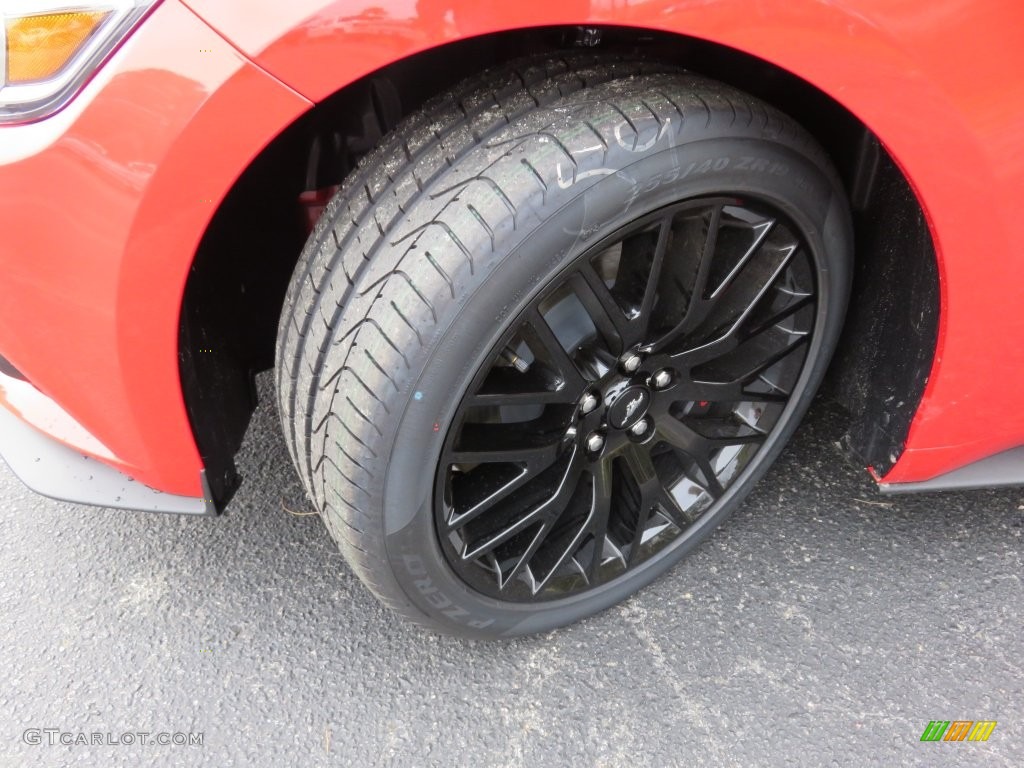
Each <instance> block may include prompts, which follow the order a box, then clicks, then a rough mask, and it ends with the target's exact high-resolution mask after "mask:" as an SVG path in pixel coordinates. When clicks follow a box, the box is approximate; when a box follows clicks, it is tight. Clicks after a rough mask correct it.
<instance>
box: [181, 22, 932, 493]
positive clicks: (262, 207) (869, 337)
mask: <svg viewBox="0 0 1024 768" xmlns="http://www.w3.org/2000/svg"><path fill="white" fill-rule="evenodd" d="M595 43H596V44H597V45H599V46H600V48H599V49H608V50H612V51H616V52H620V53H623V52H630V53H633V54H635V55H637V56H643V57H646V58H649V59H651V60H663V61H665V62H666V63H674V64H677V65H682V66H684V67H686V68H688V69H691V70H693V71H694V72H698V73H700V74H703V75H707V76H709V77H712V78H715V79H718V80H721V81H724V82H727V83H729V84H731V85H733V86H736V87H738V88H741V89H743V90H745V91H747V92H749V93H752V94H753V95H755V96H757V97H759V98H761V99H763V100H764V101H767V102H769V103H771V104H773V105H774V106H776V107H778V108H779V109H781V110H783V111H784V112H787V113H788V114H790V115H791V116H792V117H794V118H795V119H796V120H797V122H799V123H801V124H802V125H803V126H804V127H805V128H806V129H807V130H809V131H810V132H811V133H812V134H814V136H815V137H816V138H817V139H818V141H819V142H820V143H821V144H822V145H823V146H824V147H825V149H826V151H827V152H828V153H829V155H830V156H831V157H832V160H833V162H834V163H835V165H836V167H837V168H838V170H839V173H840V175H841V177H842V179H843V182H844V184H845V186H846V188H847V192H848V195H849V198H850V201H851V206H852V209H853V215H854V223H855V230H856V267H855V275H854V285H853V296H852V301H851V305H850V311H849V313H848V316H847V322H846V328H845V331H844V337H843V340H842V341H841V342H840V347H839V350H838V352H837V354H836V358H835V360H834V362H833V365H832V369H831V373H830V376H829V379H828V380H827V382H826V385H825V389H826V391H828V392H829V393H830V394H832V395H833V396H834V397H835V399H837V400H838V401H839V402H840V403H841V404H843V405H844V406H846V409H847V411H848V412H849V414H850V417H849V420H848V424H847V427H846V432H845V434H844V435H843V436H842V439H843V442H844V445H845V446H846V448H847V449H848V451H849V452H850V453H851V454H853V455H854V456H855V457H856V458H857V459H858V460H859V461H861V462H862V463H863V464H865V465H868V466H871V467H873V468H874V470H875V472H876V473H877V474H878V475H884V474H885V473H886V472H887V471H888V469H889V468H890V467H891V466H892V465H893V464H894V463H895V461H896V460H897V459H898V458H899V455H900V453H902V450H903V447H904V444H905V441H906V437H907V433H908V431H909V428H910V423H911V420H912V419H913V416H914V413H915V412H916V410H917V406H918V404H919V402H920V399H921V396H922V395H923V392H924V387H925V383H926V381H927V377H928V375H929V372H930V370H931V366H932V360H933V356H934V351H935V343H936V337H937V332H938V318H939V286H938V269H937V264H936V259H935V252H934V247H933V244H932V240H931V235H930V232H929V229H928V226H927V222H926V220H925V216H924V214H923V212H922V209H921V206H920V204H919V202H918V200H917V198H916V196H915V194H914V193H913V191H912V189H911V187H910V185H909V184H908V182H907V180H906V179H905V178H904V176H903V174H902V173H901V171H900V170H899V169H898V167H897V166H896V164H895V163H894V162H893V160H892V158H891V157H890V156H889V154H888V153H887V151H886V150H885V148H884V147H883V146H882V145H881V143H880V142H879V141H878V139H877V138H876V137H875V136H874V134H873V133H872V132H871V131H870V130H869V129H868V128H867V127H866V126H865V125H864V124H863V123H861V122H860V121H859V120H858V119H857V118H856V117H854V116H853V115H852V114H851V113H850V112H849V111H848V110H846V109H845V108H844V107H843V106H842V105H840V104H839V103H838V102H836V101H835V100H834V99H832V98H831V97H829V96H828V95H827V94H825V93H824V92H822V91H820V90H818V89H817V88H816V87H815V86H813V85H811V84H810V83H808V82H807V81H805V80H802V79H801V78H799V77H797V76H795V75H793V74H792V73H789V72H787V71H785V70H783V69H780V68H778V67H776V66H774V65H772V64H769V63H767V62H765V61H762V60H760V59H758V58H756V57H753V56H750V55H748V54H745V53H742V52H739V51H736V50H734V49H731V48H728V47H726V46H722V45H718V44H713V43H709V42H705V41H702V40H698V39H694V38H688V37H682V36H679V35H673V34H667V33H661V32H652V31H648V30H643V29H636V28H623V27H599V28H591V27H587V28H581V27H543V28H532V29H521V30H515V31H511V32H501V33H495V34H491V35H486V36H483V37H478V38H471V39H468V40H463V41H458V42H453V43H449V44H445V45H443V46H440V47H438V48H433V49H430V50H427V51H424V52H421V53H418V54H416V55H414V56H411V57H409V58H406V59H402V60H399V61H397V62H395V63H393V64H390V65H388V66H387V67H385V68H383V69H380V70H377V71H376V72H373V73H371V74H369V75H367V76H366V77H364V78H362V79H360V80H358V81H356V82H354V83H351V84H349V85H347V86H345V87H344V88H342V89H340V90H339V91H338V92H337V93H335V94H334V95H332V96H331V97H329V98H327V99H325V100H324V101H323V102H321V103H320V104H318V105H317V106H316V107H314V108H313V109H311V110H310V111H309V112H307V113H306V114H304V115H303V116H302V117H300V118H299V119H298V120H297V121H295V123H293V124H292V125H291V126H289V127H288V128H286V129H285V130H284V131H283V132H282V133H281V134H279V135H278V136H277V137H276V138H275V139H274V140H273V141H272V142H271V143H270V144H269V145H268V146H267V147H266V148H265V149H264V150H263V151H262V152H261V153H260V154H259V155H258V156H257V157H256V158H255V159H254V160H253V162H252V163H251V164H250V165H249V167H248V168H246V170H245V171H244V172H243V173H242V174H241V176H240V177H239V179H238V180H237V182H236V183H235V184H234V186H233V187H232V189H231V191H230V192H229V193H228V195H227V196H226V197H225V198H224V200H223V201H222V202H221V204H220V206H219V207H218V210H217V212H216V213H215V214H214V217H213V219H212V220H211V223H210V225H209V227H208V228H207V230H206V233H205V235H204V237H203V239H202V241H201V243H200V245H199V248H198V249H197V252H196V254H195V257H194V260H193V263H192V266H191V269H190V273H189V278H188V281H187V284H186V289H185V293H184V297H183V300H182V308H181V321H180V329H179V367H180V374H181V384H182V391H183V396H184V399H185V404H186V407H187V409H188V414H189V419H190V422H191V425H192V430H193V434H194V435H195V439H196V443H197V446H198V448H199V451H200V455H201V456H202V459H203V462H204V465H205V467H206V474H207V478H208V480H209V483H210V488H211V490H212V492H213V494H214V497H215V499H216V501H217V503H218V506H219V507H222V506H223V505H224V504H225V503H226V502H227V500H228V499H229V498H230V496H231V494H232V492H233V491H234V489H235V488H236V487H237V485H238V482H239V478H238V476H237V473H236V470H235V465H234V455H235V453H236V452H237V450H238V448H239V446H240V445H241V441H242V438H243V436H244V433H245V430H246V427H247V425H248V423H249V419H250V417H251V415H252V412H253V410H254V409H255V406H256V394H255V386H254V375H255V374H256V373H257V372H259V371H261V370H265V369H267V368H269V367H271V366H272V365H273V352H274V350H273V346H274V341H275V338H276V329H277V320H278V317H279V315H280V310H281V306H282V303H283V299H284V294H285V290H286V288H287V284H288V281H289V279H290V276H291V272H292V269H293V268H294V265H295V262H296V261H297V259H298V256H299V252H300V251H301V249H302V245H303V243H304V241H305V238H306V235H307V233H308V224H307V220H306V213H305V209H304V208H303V207H302V206H301V205H300V203H299V196H300V194H302V193H303V192H307V191H310V190H321V189H325V188H329V187H331V186H333V185H335V184H338V183H339V182H340V181H341V179H342V178H344V176H345V175H346V174H347V173H348V172H349V171H350V170H351V169H352V167H353V166H354V164H355V162H356V161H357V160H358V158H359V157H360V156H361V155H362V154H364V153H365V152H366V151H368V150H369V149H370V148H372V147H373V146H374V145H375V144H376V142H377V141H379V139H380V137H381V136H382V135H383V134H384V133H386V132H387V131H389V130H390V129H391V128H393V127H394V125H395V124H396V123H397V122H398V121H399V120H400V119H401V118H402V117H403V116H404V115H406V114H408V113H410V112H412V111H413V110H415V109H416V108H418V107H419V106H420V105H421V104H422V103H423V102H424V101H426V99H427V98H429V97H430V96H432V95H434V94H436V93H439V92H441V91H443V90H444V89H446V88H448V87H450V86H451V85H453V84H454V83H455V82H457V81H458V80H460V79H461V78H462V76H463V75H464V74H465V73H466V72H469V71H476V70H479V69H482V68H484V67H486V66H491V65H494V64H498V63H501V62H503V61H507V60H509V59H512V58H515V57H517V56H521V55H526V54H530V53H541V52H550V53H557V52H558V51H560V50H565V49H568V48H572V47H575V46H579V45H588V46H590V45H594V44H595Z"/></svg>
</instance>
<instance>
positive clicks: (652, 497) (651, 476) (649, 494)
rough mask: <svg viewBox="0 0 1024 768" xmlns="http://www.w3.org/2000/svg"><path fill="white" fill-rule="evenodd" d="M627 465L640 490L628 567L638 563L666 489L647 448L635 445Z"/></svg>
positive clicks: (627, 458)
mask: <svg viewBox="0 0 1024 768" xmlns="http://www.w3.org/2000/svg"><path fill="white" fill-rule="evenodd" d="M626 464H627V466H628V467H629V470H630V472H632V474H633V480H634V481H635V482H636V484H637V488H639V490H640V505H639V509H638V510H637V521H636V529H635V531H634V533H633V540H632V541H631V542H629V544H630V548H629V560H628V562H627V563H626V564H627V566H632V565H634V564H635V563H636V559H637V553H638V552H639V551H640V544H641V543H642V541H643V536H644V531H645V530H646V528H647V521H648V520H649V519H650V516H651V512H653V511H654V505H655V504H656V503H658V501H659V499H660V498H661V496H662V494H663V493H664V491H665V489H664V488H663V487H662V484H661V479H660V478H659V477H658V472H657V470H656V469H655V468H654V462H653V461H652V460H651V454H650V451H649V450H648V449H647V447H646V446H640V445H634V446H631V447H630V449H629V450H628V451H626Z"/></svg>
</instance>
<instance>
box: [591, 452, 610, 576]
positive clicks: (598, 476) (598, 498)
mask: <svg viewBox="0 0 1024 768" xmlns="http://www.w3.org/2000/svg"><path fill="white" fill-rule="evenodd" d="M611 507H612V470H611V467H609V466H608V464H607V463H605V462H602V463H601V464H599V465H598V466H597V467H596V468H595V470H594V497H593V506H592V509H591V514H590V529H589V531H588V532H589V533H590V534H591V536H593V539H594V552H593V555H592V557H591V559H590V562H589V563H587V564H586V565H585V570H586V578H587V583H588V584H590V585H591V586H593V585H595V584H597V583H598V581H599V579H600V570H601V561H602V558H603V557H604V543H605V539H606V538H607V537H608V518H609V515H610V513H611Z"/></svg>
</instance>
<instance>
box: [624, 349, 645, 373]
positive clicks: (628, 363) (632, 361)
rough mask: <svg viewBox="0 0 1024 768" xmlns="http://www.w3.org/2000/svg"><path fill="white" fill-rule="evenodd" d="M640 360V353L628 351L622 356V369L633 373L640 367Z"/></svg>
mask: <svg viewBox="0 0 1024 768" xmlns="http://www.w3.org/2000/svg"><path fill="white" fill-rule="evenodd" d="M641 362H643V361H642V360H641V359H640V355H638V354H636V353H635V352H630V353H629V354H626V355H623V357H622V370H624V371H625V372H626V373H633V372H634V371H636V369H637V368H639V367H640V363H641Z"/></svg>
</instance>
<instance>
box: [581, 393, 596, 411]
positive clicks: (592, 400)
mask: <svg viewBox="0 0 1024 768" xmlns="http://www.w3.org/2000/svg"><path fill="white" fill-rule="evenodd" d="M595 408H597V395H595V394H594V393H592V392H587V394H585V395H584V396H583V400H581V401H580V410H581V411H583V413H590V412H591V411H592V410H594V409H595Z"/></svg>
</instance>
